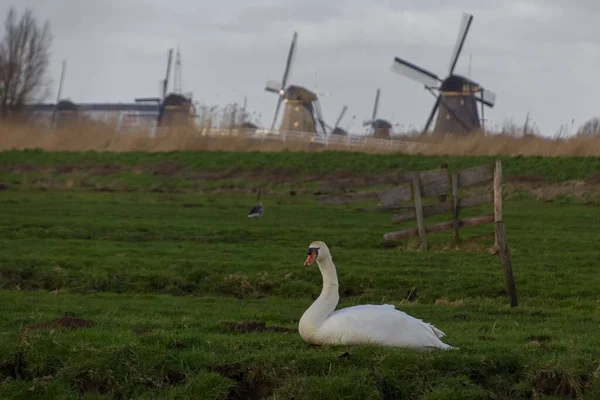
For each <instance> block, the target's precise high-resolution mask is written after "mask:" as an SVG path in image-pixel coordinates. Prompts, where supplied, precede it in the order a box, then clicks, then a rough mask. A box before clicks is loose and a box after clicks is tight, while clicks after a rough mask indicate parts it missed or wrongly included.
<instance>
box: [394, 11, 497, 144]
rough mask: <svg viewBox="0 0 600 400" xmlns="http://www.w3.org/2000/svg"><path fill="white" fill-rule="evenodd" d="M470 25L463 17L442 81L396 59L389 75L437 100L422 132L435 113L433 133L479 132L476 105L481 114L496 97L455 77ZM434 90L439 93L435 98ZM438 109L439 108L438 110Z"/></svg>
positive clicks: (468, 19)
mask: <svg viewBox="0 0 600 400" xmlns="http://www.w3.org/2000/svg"><path fill="white" fill-rule="evenodd" d="M472 22H473V15H471V14H468V13H463V15H462V20H461V24H460V28H459V30H458V36H457V38H456V44H455V45H454V51H453V52H452V56H451V57H450V68H449V71H448V76H447V77H446V78H444V79H441V78H439V77H438V76H437V75H436V74H434V73H432V72H429V71H427V70H425V69H423V68H421V67H419V66H417V65H415V64H412V63H410V62H408V61H406V60H403V59H402V58H400V57H395V58H394V62H393V64H392V71H394V72H397V73H399V74H401V75H404V76H406V77H408V78H410V79H413V80H415V81H417V82H420V83H422V84H424V85H425V88H426V89H427V90H428V91H429V92H431V94H432V95H433V96H435V97H436V101H435V103H434V105H433V109H432V110H431V113H430V114H429V118H428V119H427V122H426V123H425V127H424V129H423V132H427V131H428V130H429V127H430V125H431V122H432V121H433V118H434V116H435V114H436V111H438V108H439V112H437V119H436V122H435V127H434V129H433V133H434V134H435V133H470V132H473V131H477V130H479V129H481V121H480V119H479V113H478V110H477V102H479V103H481V114H482V116H483V114H484V106H488V107H494V104H495V102H496V94H495V93H494V92H491V91H489V90H487V89H484V88H483V87H482V86H481V85H480V84H478V83H477V82H474V81H472V80H471V79H469V78H466V77H464V76H462V75H458V74H455V73H454V68H455V67H456V63H457V61H458V57H459V56H460V53H461V51H462V49H463V46H464V44H465V40H466V38H467V33H468V32H469V28H470V27H471V23H472ZM434 90H437V91H438V94H437V95H436V94H435V92H434ZM440 105H442V107H441V108H440Z"/></svg>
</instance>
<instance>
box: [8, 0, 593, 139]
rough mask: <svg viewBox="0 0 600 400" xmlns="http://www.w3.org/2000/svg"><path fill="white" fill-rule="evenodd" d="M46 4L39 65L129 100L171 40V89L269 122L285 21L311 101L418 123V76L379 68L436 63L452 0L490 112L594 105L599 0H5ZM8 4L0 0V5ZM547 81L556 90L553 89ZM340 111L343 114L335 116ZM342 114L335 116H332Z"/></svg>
mask: <svg viewBox="0 0 600 400" xmlns="http://www.w3.org/2000/svg"><path fill="white" fill-rule="evenodd" d="M26 6H30V7H33V8H34V10H35V12H36V14H37V15H38V16H39V17H40V18H49V19H50V20H51V23H52V30H53V33H54V36H55V41H54V46H53V59H52V68H51V74H52V76H53V77H55V80H56V77H58V75H59V73H60V61H61V60H62V59H68V63H69V64H68V72H67V79H66V83H65V89H64V93H65V94H66V95H68V96H71V97H72V98H73V99H74V100H76V101H79V100H80V99H83V100H87V101H104V100H115V101H116V100H119V101H130V100H131V99H132V98H133V97H136V96H142V95H144V96H146V95H156V94H157V93H158V82H159V80H160V79H161V78H162V76H163V74H164V69H165V63H166V51H167V48H168V47H174V46H175V45H177V44H179V45H180V46H181V50H182V57H183V83H184V89H185V90H191V91H193V92H194V97H195V98H196V99H198V100H200V101H202V102H204V103H206V104H221V105H223V104H225V103H227V102H233V101H236V102H241V101H242V99H243V97H244V96H247V98H248V106H249V108H250V109H252V110H256V111H257V112H258V113H261V114H262V115H263V120H262V122H263V123H264V124H265V125H266V124H269V123H270V119H271V118H272V113H273V110H274V107H275V101H276V97H275V96H274V95H273V94H271V93H266V92H264V84H265V81H266V80H267V79H268V78H272V79H280V77H281V74H282V72H283V67H284V63H285V57H286V53H287V50H288V47H289V43H290V40H291V36H292V32H293V31H298V33H299V41H298V52H297V58H296V60H295V63H294V67H293V71H292V81H293V82H294V83H297V84H302V85H305V86H307V87H308V88H310V89H314V90H316V91H320V92H321V91H330V92H331V93H332V95H331V96H327V97H323V98H322V99H321V103H322V106H323V110H324V113H325V117H326V119H328V120H329V121H331V120H334V119H335V117H336V116H337V114H338V113H339V110H340V109H341V107H342V105H343V104H348V106H349V109H348V114H347V116H348V118H349V117H351V116H352V115H356V120H355V121H357V122H356V123H355V124H354V125H351V126H350V129H351V130H355V131H362V127H361V126H360V124H359V122H361V121H362V120H364V119H366V118H368V117H369V115H370V113H371V110H372V105H373V98H374V94H375V90H376V89H377V88H378V87H379V88H381V89H382V97H381V107H380V115H381V116H382V117H384V118H389V119H393V122H397V123H399V124H401V125H404V126H407V125H411V124H412V125H417V126H420V125H421V124H423V122H424V120H425V118H426V117H427V114H428V112H429V110H430V107H431V105H432V101H433V100H432V98H431V96H430V95H429V94H428V93H427V92H425V91H424V90H423V88H422V86H420V85H419V84H417V83H415V82H413V81H410V80H409V79H407V78H404V77H402V76H398V75H395V74H393V73H392V72H390V71H389V67H390V65H391V62H392V59H393V57H394V56H401V57H403V58H406V59H408V60H410V61H413V62H415V63H417V64H419V65H421V66H423V67H425V68H427V69H430V70H432V71H433V72H435V73H438V74H440V75H444V73H445V72H446V71H447V68H448V67H447V65H448V61H449V58H450V54H451V52H452V47H453V45H454V41H455V39H456V33H457V30H458V25H459V22H460V18H461V13H462V12H463V11H468V12H471V13H473V14H474V15H475V20H474V23H473V25H472V28H471V31H470V33H469V37H468V39H467V42H466V44H465V48H464V50H463V53H462V56H461V59H460V61H459V64H458V66H457V72H459V73H463V74H466V73H467V72H468V69H469V56H470V55H472V60H473V62H472V75H473V79H475V80H477V81H479V82H481V83H482V84H483V85H485V86H486V87H489V88H490V89H491V90H494V91H496V92H497V93H498V101H497V105H496V107H495V108H494V109H492V110H486V117H487V118H489V119H490V120H491V121H501V120H502V119H503V118H504V117H505V116H509V117H510V116H514V117H518V118H519V119H521V118H524V116H525V114H526V113H527V112H528V111H529V112H530V113H531V116H532V117H533V118H534V120H536V122H537V124H538V126H540V127H541V128H542V129H543V130H544V131H545V133H547V134H552V133H553V132H554V131H555V129H556V128H558V126H559V125H560V124H562V123H564V122H566V121H570V120H571V118H573V117H575V118H576V120H577V121H578V122H580V123H581V122H583V120H584V119H586V118H589V117H591V116H593V114H594V113H595V112H597V110H596V108H595V107H594V106H593V104H594V103H593V102H594V101H595V94H596V92H597V91H598V90H600V83H597V80H596V79H595V74H596V71H597V70H598V69H599V67H600V48H599V46H598V42H597V38H598V37H599V33H600V2H597V1H594V0H576V1H575V0H570V1H567V0H547V1H543V0H537V1H536V0H521V1H517V0H510V1H506V2H503V3H498V2H495V3H494V2H482V1H477V2H476V1H474V0H462V1H457V2H453V3H449V2H448V1H442V0H404V1H401V2H399V1H396V0H373V1H370V2H364V1H359V0H346V1H342V0H337V1H329V2H323V1H320V0H319V1H317V0H304V1H302V2H298V1H291V0H279V1H276V0H256V1H253V2H251V3H249V2H242V1H240V0H222V1H219V2H217V1H206V0H201V1H197V0H196V1H192V0H173V1H170V2H165V1H162V0H126V1H117V0H109V1H102V2H100V1H93V0H45V1H44V2H41V1H39V0H19V2H18V7H19V8H22V7H26ZM7 8H8V5H4V4H1V5H0V15H3V14H4V13H5V11H6V9H7ZM557 93H560V96H558V95H557ZM346 121H347V122H351V119H347V120H346ZM342 125H343V126H344V123H343V124H342Z"/></svg>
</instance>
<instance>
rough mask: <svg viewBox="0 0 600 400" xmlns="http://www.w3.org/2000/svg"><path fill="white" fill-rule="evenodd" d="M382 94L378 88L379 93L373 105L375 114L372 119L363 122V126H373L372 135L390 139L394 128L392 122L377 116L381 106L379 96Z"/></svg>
mask: <svg viewBox="0 0 600 400" xmlns="http://www.w3.org/2000/svg"><path fill="white" fill-rule="evenodd" d="M380 95H381V90H380V89H377V93H376V94H375V104H374V105H373V115H372V116H371V119H370V120H368V121H365V122H363V126H369V125H370V126H371V135H372V136H373V137H376V138H378V139H389V138H390V133H391V129H392V124H390V123H389V122H388V121H387V120H385V119H378V118H377V110H378V108H379V96H380Z"/></svg>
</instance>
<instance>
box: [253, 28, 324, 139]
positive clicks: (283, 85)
mask: <svg viewBox="0 0 600 400" xmlns="http://www.w3.org/2000/svg"><path fill="white" fill-rule="evenodd" d="M297 40H298V33H297V32H294V35H293V37H292V43H291V45H290V50H289V52H288V56H287V62H286V65H285V69H284V71H283V78H282V80H281V82H277V81H274V80H269V81H267V85H266V87H265V90H266V91H267V92H272V93H276V94H277V96H278V99H277V106H276V108H275V115H274V117H273V123H272V124H271V130H274V129H275V124H276V123H277V117H278V116H279V109H280V108H281V103H283V102H284V103H285V107H284V111H283V119H282V120H281V125H280V130H284V131H285V130H291V131H302V132H314V133H321V134H323V135H325V134H327V130H326V128H325V122H324V121H323V113H322V112H321V105H320V102H319V98H318V96H317V94H316V93H315V92H313V91H311V90H308V89H307V88H305V87H302V86H298V85H289V86H288V85H287V83H288V79H289V76H290V71H291V67H292V62H293V59H294V56H295V53H296V42H297Z"/></svg>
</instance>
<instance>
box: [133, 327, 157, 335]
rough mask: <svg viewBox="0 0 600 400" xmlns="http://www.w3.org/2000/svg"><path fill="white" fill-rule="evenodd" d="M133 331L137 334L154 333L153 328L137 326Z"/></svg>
mask: <svg viewBox="0 0 600 400" xmlns="http://www.w3.org/2000/svg"><path fill="white" fill-rule="evenodd" d="M133 333H135V334H136V335H148V334H150V333H152V329H150V328H135V329H134V330H133Z"/></svg>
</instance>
